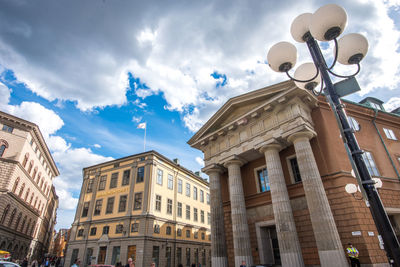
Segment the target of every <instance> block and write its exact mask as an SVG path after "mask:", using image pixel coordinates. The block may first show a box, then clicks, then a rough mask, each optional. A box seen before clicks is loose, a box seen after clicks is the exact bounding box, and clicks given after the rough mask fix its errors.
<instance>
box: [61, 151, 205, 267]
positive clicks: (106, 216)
mask: <svg viewBox="0 0 400 267" xmlns="http://www.w3.org/2000/svg"><path fill="white" fill-rule="evenodd" d="M76 258H80V259H81V262H82V264H83V265H81V266H86V265H88V264H96V263H97V264H112V265H115V264H116V263H117V262H119V261H120V262H122V264H126V263H127V259H128V258H133V259H134V261H135V262H136V266H150V263H151V261H155V262H156V264H157V265H156V266H177V265H178V264H179V263H182V264H183V265H184V266H189V265H190V264H192V263H199V264H201V265H202V266H210V194H209V184H208V182H207V181H205V180H204V179H202V178H201V177H199V176H198V175H196V174H193V173H192V172H191V171H189V170H187V169H185V168H183V167H182V166H180V165H179V163H178V160H174V161H172V160H170V159H168V158H166V157H164V156H163V155H161V154H159V153H157V152H155V151H149V152H145V153H141V154H136V155H132V156H128V157H124V158H121V159H117V160H113V161H109V162H105V163H102V164H98V165H95V166H91V167H87V168H84V169H83V184H82V189H81V194H80V199H79V204H78V208H77V211H76V215H75V220H74V223H73V224H72V229H71V237H70V241H69V243H68V250H67V253H66V258H65V266H70V265H71V264H72V263H73V261H74V259H76Z"/></svg>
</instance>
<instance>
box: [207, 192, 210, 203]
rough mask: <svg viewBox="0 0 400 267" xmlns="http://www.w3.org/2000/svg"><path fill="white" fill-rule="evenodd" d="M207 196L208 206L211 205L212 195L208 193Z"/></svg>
mask: <svg viewBox="0 0 400 267" xmlns="http://www.w3.org/2000/svg"><path fill="white" fill-rule="evenodd" d="M206 196H207V204H208V205H210V194H209V193H207V195H206Z"/></svg>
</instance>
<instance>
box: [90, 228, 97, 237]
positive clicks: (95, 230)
mask: <svg viewBox="0 0 400 267" xmlns="http://www.w3.org/2000/svg"><path fill="white" fill-rule="evenodd" d="M96 234H97V227H91V228H90V234H89V235H90V236H95V235H96Z"/></svg>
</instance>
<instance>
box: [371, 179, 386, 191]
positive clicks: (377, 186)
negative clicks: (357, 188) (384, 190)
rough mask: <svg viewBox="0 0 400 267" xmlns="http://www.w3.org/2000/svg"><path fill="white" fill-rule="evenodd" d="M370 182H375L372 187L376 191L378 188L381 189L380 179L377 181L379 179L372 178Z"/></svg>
mask: <svg viewBox="0 0 400 267" xmlns="http://www.w3.org/2000/svg"><path fill="white" fill-rule="evenodd" d="M372 180H374V181H375V184H374V186H375V188H376V189H379V188H381V187H382V184H383V183H382V180H381V179H379V178H372Z"/></svg>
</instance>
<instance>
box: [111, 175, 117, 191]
mask: <svg viewBox="0 0 400 267" xmlns="http://www.w3.org/2000/svg"><path fill="white" fill-rule="evenodd" d="M117 183H118V172H115V173H113V174H111V181H110V189H111V188H115V187H117Z"/></svg>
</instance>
